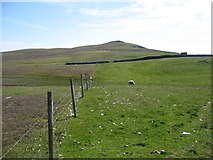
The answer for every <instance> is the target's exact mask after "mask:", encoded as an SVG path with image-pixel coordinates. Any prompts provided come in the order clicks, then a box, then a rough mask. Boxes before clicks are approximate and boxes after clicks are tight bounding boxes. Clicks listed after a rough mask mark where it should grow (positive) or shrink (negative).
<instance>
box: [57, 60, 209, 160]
mask: <svg viewBox="0 0 213 160" xmlns="http://www.w3.org/2000/svg"><path fill="white" fill-rule="evenodd" d="M199 60H201V58H190V59H188V58H179V59H164V60H153V61H149V62H148V61H146V62H133V63H122V64H121V63H119V64H110V65H109V64H102V65H97V71H96V75H95V77H96V78H97V84H98V86H99V87H95V88H92V89H91V90H89V91H88V92H87V93H86V97H85V99H83V100H82V101H81V102H80V104H79V107H78V108H79V109H78V112H79V118H76V119H73V120H72V121H71V122H70V128H68V130H67V135H71V137H67V138H66V139H65V141H64V143H63V145H62V148H61V149H60V151H59V152H58V154H60V155H62V156H64V157H75V158H77V157H79V158H88V157H96V158H97V157H98V158H100V157H107V158H117V157H122V158H127V157H131V158H141V157H142V158H148V157H155V158H157V157H164V158H166V157H167V158H168V157H169V158H172V157H184V158H186V157H187V158H201V157H203V158H206V157H210V156H211V144H212V143H211V132H210V129H211V123H210V119H211V118H210V117H211V114H210V111H211V109H210V104H209V103H208V102H209V101H210V100H211V97H210V96H211V94H210V92H211V86H210V85H211V82H210V79H211V72H210V66H211V65H210V63H208V64H206V63H200V62H198V61H199ZM208 60H209V61H210V59H208ZM129 79H134V80H135V82H136V85H135V86H129V87H128V86H127V85H126V83H127V81H128V80H129ZM101 113H103V114H104V115H101ZM113 123H114V124H113ZM90 131H92V133H90ZM184 131H185V132H190V133H191V134H190V135H182V134H181V133H182V132H184ZM137 132H141V135H137V134H136V133H137ZM126 145H128V146H127V147H125V146H126ZM154 150H166V151H167V153H166V154H162V155H159V154H150V153H151V152H152V151H154Z"/></svg>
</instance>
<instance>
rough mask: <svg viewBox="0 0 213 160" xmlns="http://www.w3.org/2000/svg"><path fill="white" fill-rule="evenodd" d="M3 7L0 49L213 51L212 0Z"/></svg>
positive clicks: (6, 4) (12, 3)
mask: <svg viewBox="0 0 213 160" xmlns="http://www.w3.org/2000/svg"><path fill="white" fill-rule="evenodd" d="M1 7H2V43H1V51H9V50H16V49H24V48H58V47H60V48H72V47H76V46H82V45H90V44H101V43H106V42H109V41H113V40H122V41H125V42H130V43H135V44H139V45H142V46H144V47H147V48H152V49H159V50H166V51H176V52H182V51H187V52H188V53H189V54H210V53H211V0H129V1H128V0H126V1H118V0H117V1H113V0H109V1H107V0H105V1H104V2H103V1H98V0H96V1H86V0H84V1H81V2H79V1H77V0H76V1H69V0H67V1H57V2H54V1H53V0H47V1H46V2H39V1H37V2H36V1H34V2H30V1H29V0H25V2H23V1H22V2H21V1H15V0H13V1H12V0H11V1H10V2H8V1H3V2H1Z"/></svg>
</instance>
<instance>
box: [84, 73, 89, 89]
mask: <svg viewBox="0 0 213 160" xmlns="http://www.w3.org/2000/svg"><path fill="white" fill-rule="evenodd" d="M85 80H86V89H87V90H88V88H89V85H88V76H87V73H85Z"/></svg>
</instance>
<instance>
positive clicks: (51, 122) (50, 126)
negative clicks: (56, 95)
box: [47, 92, 54, 160]
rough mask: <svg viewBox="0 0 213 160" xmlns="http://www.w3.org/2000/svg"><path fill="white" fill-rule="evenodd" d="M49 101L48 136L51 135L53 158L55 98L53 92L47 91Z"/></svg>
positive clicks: (50, 146)
mask: <svg viewBox="0 0 213 160" xmlns="http://www.w3.org/2000/svg"><path fill="white" fill-rule="evenodd" d="M47 102H48V137H49V158H50V159H51V160H52V159H53V157H54V155H53V98H52V92H47Z"/></svg>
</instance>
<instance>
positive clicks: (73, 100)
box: [70, 78, 77, 117]
mask: <svg viewBox="0 0 213 160" xmlns="http://www.w3.org/2000/svg"><path fill="white" fill-rule="evenodd" d="M70 88H71V95H72V104H73V111H74V117H77V113H76V112H77V111H76V103H75V95H74V85H73V79H72V78H71V79H70Z"/></svg>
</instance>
